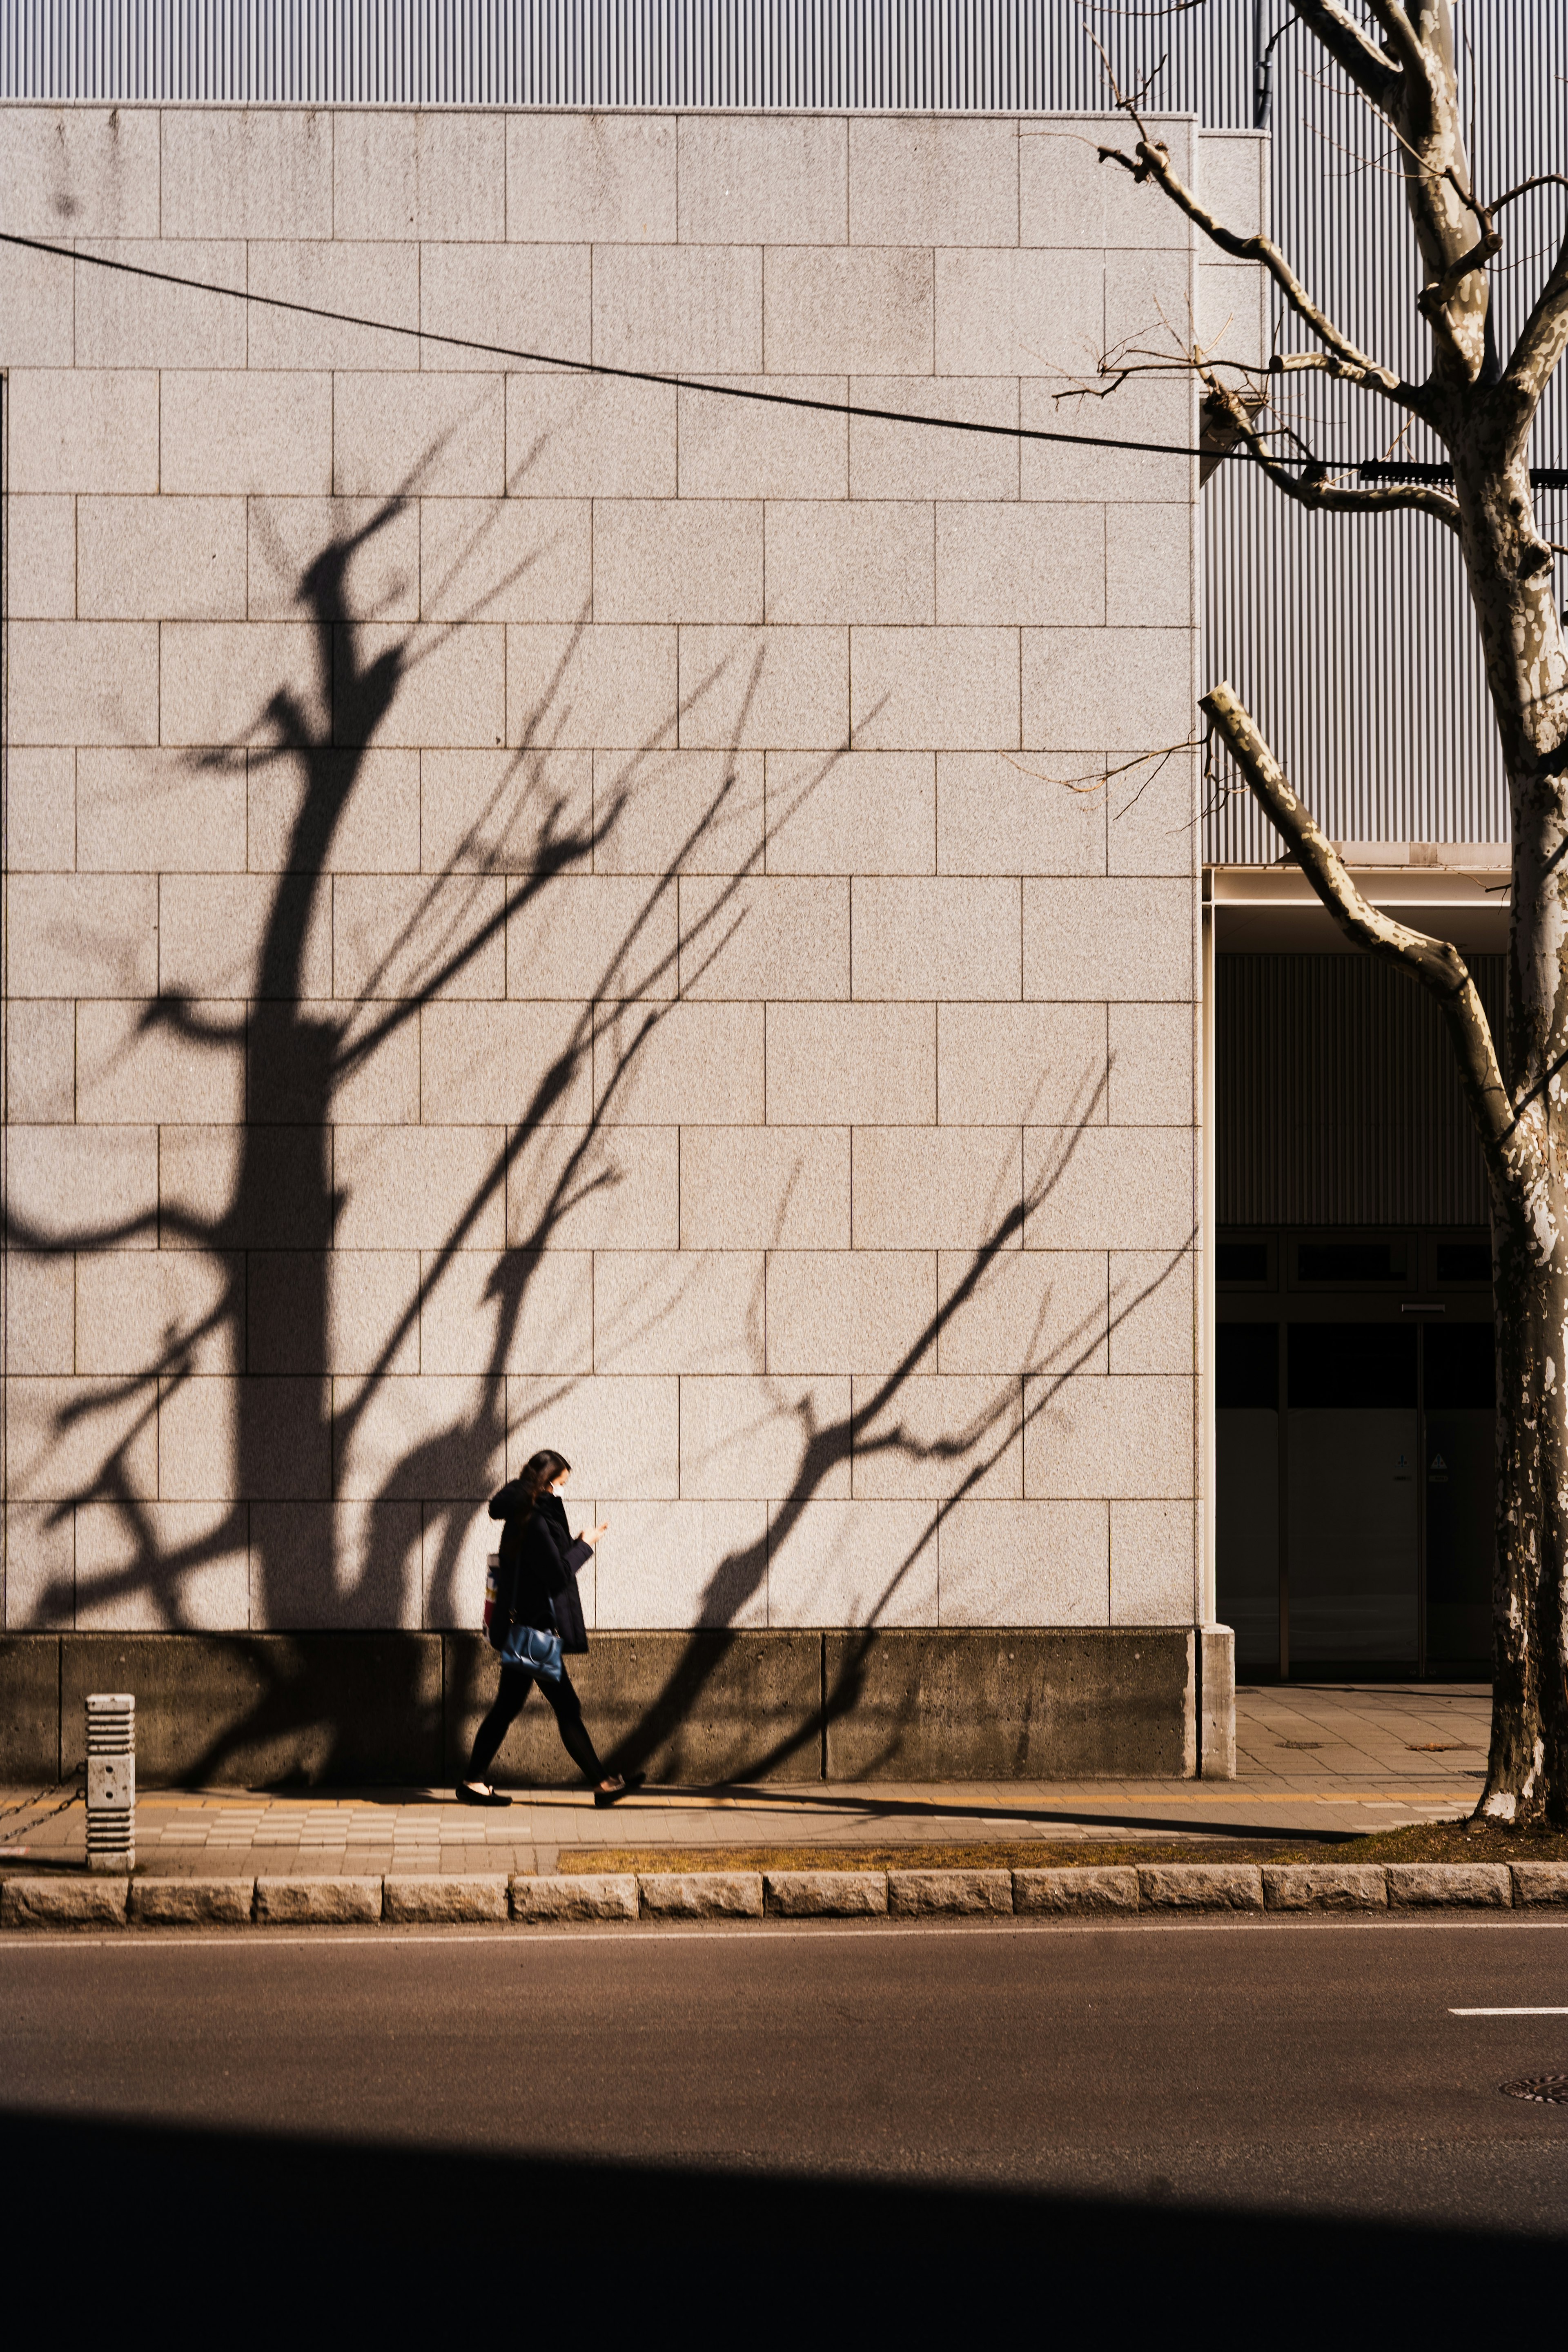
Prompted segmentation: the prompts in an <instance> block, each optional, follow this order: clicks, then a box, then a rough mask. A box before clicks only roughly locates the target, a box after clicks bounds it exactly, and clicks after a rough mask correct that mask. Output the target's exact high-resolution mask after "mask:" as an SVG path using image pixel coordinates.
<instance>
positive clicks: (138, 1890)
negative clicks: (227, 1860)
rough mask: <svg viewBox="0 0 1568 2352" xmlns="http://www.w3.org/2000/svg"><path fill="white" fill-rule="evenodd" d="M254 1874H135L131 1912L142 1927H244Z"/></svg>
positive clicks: (253, 1896) (251, 1899) (254, 1888)
mask: <svg viewBox="0 0 1568 2352" xmlns="http://www.w3.org/2000/svg"><path fill="white" fill-rule="evenodd" d="M255 1899H256V1881H255V1879H254V1878H137V1879H133V1880H132V1885H131V1916H132V1919H134V1920H135V1921H136V1923H137V1925H138V1927H249V1925H250V1913H251V1906H252V1905H253V1903H254V1901H255Z"/></svg>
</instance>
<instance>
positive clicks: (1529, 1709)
mask: <svg viewBox="0 0 1568 2352" xmlns="http://www.w3.org/2000/svg"><path fill="white" fill-rule="evenodd" d="M1551 1192H1552V1213H1551V1214H1552V1226H1553V1227H1554V1228H1555V1229H1556V1231H1557V1232H1559V1233H1560V1232H1561V1231H1562V1229H1563V1228H1562V1210H1563V1188H1562V1185H1561V1182H1560V1181H1554V1182H1553V1183H1552V1186H1551ZM1536 1205H1538V1203H1536V1202H1532V1201H1531V1198H1530V1197H1529V1196H1528V1195H1525V1196H1516V1197H1514V1198H1511V1199H1510V1198H1504V1197H1503V1196H1502V1194H1501V1193H1500V1191H1499V1190H1498V1188H1496V1187H1495V1186H1494V1189H1493V1201H1492V1260H1493V1269H1494V1271H1493V1282H1494V1289H1495V1299H1496V1315H1497V1322H1496V1344H1497V1559H1496V1562H1495V1565H1494V1570H1493V1578H1494V1582H1493V1593H1492V1601H1493V1610H1492V1624H1493V1673H1494V1677H1495V1679H1494V1684H1493V1696H1492V1734H1491V1752H1490V1755H1489V1759H1488V1766H1487V1785H1486V1791H1485V1794H1484V1795H1483V1797H1482V1799H1481V1802H1480V1806H1479V1812H1480V1813H1481V1814H1482V1815H1485V1816H1487V1817H1489V1818H1490V1819H1493V1820H1496V1821H1504V1822H1513V1821H1518V1822H1524V1821H1531V1820H1542V1819H1545V1820H1549V1821H1552V1822H1556V1823H1559V1824H1562V1823H1564V1822H1568V1786H1565V1781H1564V1769H1563V1768H1564V1762H1565V1759H1568V1697H1565V1694H1564V1686H1563V1640H1562V1629H1563V1542H1564V1535H1565V1533H1568V1443H1565V1436H1568V1416H1565V1414H1564V1410H1563V1406H1564V1391H1565V1383H1564V1380H1563V1333H1564V1330H1565V1328H1568V1266H1565V1265H1564V1264H1563V1255H1564V1253H1563V1244H1562V1243H1561V1242H1557V1243H1556V1244H1555V1246H1553V1247H1552V1248H1550V1249H1549V1250H1545V1251H1543V1250H1542V1244H1541V1236H1540V1234H1539V1233H1538V1231H1537V1230H1536V1226H1535V1223H1534V1219H1533V1216H1532V1209H1533V1207H1535V1206H1536ZM1553 1628H1555V1629H1556V1633H1557V1638H1556V1640H1555V1641H1553V1640H1552V1629H1553Z"/></svg>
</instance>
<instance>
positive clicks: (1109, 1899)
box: [1013, 1864, 1138, 1918]
mask: <svg viewBox="0 0 1568 2352" xmlns="http://www.w3.org/2000/svg"><path fill="white" fill-rule="evenodd" d="M1013 1908H1014V1910H1015V1911H1016V1912H1018V1913H1019V1914H1020V1915H1028V1914H1031V1913H1041V1912H1046V1913H1051V1914H1054V1915H1055V1916H1058V1917H1068V1918H1094V1917H1104V1916H1109V1915H1110V1914H1113V1913H1116V1912H1128V1911H1136V1910H1137V1908H1138V1873H1137V1872H1136V1871H1135V1870H1118V1869H1114V1868H1112V1867H1110V1865H1109V1864H1100V1866H1099V1867H1098V1868H1093V1869H1085V1868H1083V1867H1081V1866H1079V1865H1075V1866H1073V1867H1072V1868H1070V1869H1065V1870H1016V1871H1015V1872H1014V1873H1013Z"/></svg>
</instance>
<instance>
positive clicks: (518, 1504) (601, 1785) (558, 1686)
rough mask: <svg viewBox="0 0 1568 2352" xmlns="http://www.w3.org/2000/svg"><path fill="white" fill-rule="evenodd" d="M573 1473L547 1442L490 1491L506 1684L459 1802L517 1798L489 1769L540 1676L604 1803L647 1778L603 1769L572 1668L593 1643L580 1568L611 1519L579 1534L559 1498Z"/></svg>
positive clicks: (571, 1747)
mask: <svg viewBox="0 0 1568 2352" xmlns="http://www.w3.org/2000/svg"><path fill="white" fill-rule="evenodd" d="M571 1475H572V1465H571V1464H570V1463H569V1462H568V1461H567V1460H566V1458H565V1456H564V1455H563V1454H556V1453H554V1452H552V1451H551V1450H550V1449H548V1448H547V1449H546V1450H545V1451H544V1452H542V1453H540V1454H534V1455H533V1456H532V1457H531V1459H530V1460H529V1461H527V1462H525V1463H524V1465H523V1466H522V1471H521V1475H519V1476H518V1477H516V1478H511V1479H509V1480H508V1482H507V1484H506V1485H505V1486H503V1487H502V1488H501V1489H500V1493H499V1494H497V1495H494V1496H491V1498H490V1507H489V1513H490V1517H491V1518H492V1519H500V1520H503V1521H504V1522H505V1525H504V1527H503V1528H502V1530H501V1539H500V1569H499V1570H498V1573H497V1577H496V1593H495V1602H494V1607H493V1610H492V1611H491V1612H487V1616H488V1620H489V1622H488V1623H487V1627H486V1630H487V1632H488V1633H489V1640H490V1643H491V1645H492V1647H493V1648H495V1649H497V1650H499V1651H500V1662H501V1666H500V1689H499V1690H498V1691H497V1693H496V1696H495V1702H494V1705H493V1706H491V1708H490V1711H489V1714H488V1715H487V1716H486V1717H485V1719H484V1721H483V1722H482V1723H481V1724H480V1726H479V1730H478V1731H477V1732H476V1733H475V1735H474V1746H473V1753H472V1755H471V1756H470V1758H469V1759H468V1779H467V1780H460V1781H459V1782H458V1802H459V1803H460V1804H465V1805H510V1802H511V1799H510V1797H509V1796H508V1795H507V1794H506V1793H505V1791H504V1790H500V1789H496V1788H493V1787H492V1786H491V1785H490V1783H489V1780H487V1779H486V1777H485V1776H486V1774H487V1773H488V1771H489V1767H490V1765H491V1763H492V1762H493V1761H494V1759H495V1757H496V1754H497V1752H498V1750H499V1749H500V1744H501V1741H502V1740H503V1739H504V1738H506V1735H507V1733H508V1731H509V1730H510V1728H511V1726H512V1725H513V1724H514V1723H515V1722H516V1720H517V1718H518V1717H519V1716H520V1715H521V1712H522V1710H523V1708H524V1706H526V1705H527V1703H528V1695H529V1693H530V1691H531V1690H532V1688H533V1686H534V1684H535V1683H537V1684H538V1685H539V1687H540V1689H541V1690H542V1692H543V1694H544V1696H545V1698H546V1699H547V1700H548V1702H549V1704H550V1706H552V1709H553V1710H554V1715H555V1727H556V1729H557V1730H558V1731H559V1732H560V1734H561V1739H562V1744H563V1747H564V1748H565V1750H566V1753H567V1754H568V1756H570V1757H571V1759H572V1761H573V1762H574V1764H575V1765H576V1766H577V1767H578V1768H579V1769H580V1770H581V1771H583V1772H584V1773H585V1774H586V1775H587V1777H588V1779H589V1780H591V1781H592V1782H593V1783H594V1802H595V1804H596V1805H613V1804H614V1803H615V1802H616V1799H617V1798H618V1797H624V1796H625V1795H626V1792H627V1790H629V1789H633V1788H636V1787H637V1786H639V1785H640V1782H641V1779H642V1775H641V1774H640V1773H634V1774H633V1775H632V1776H631V1777H630V1778H629V1779H628V1778H626V1776H625V1775H624V1774H622V1773H619V1772H606V1771H605V1768H604V1766H603V1764H602V1763H601V1762H600V1761H599V1758H598V1755H597V1753H596V1752H595V1747H594V1743H593V1741H592V1740H591V1739H590V1738H589V1737H588V1727H587V1725H586V1724H585V1723H584V1720H583V1707H582V1703H581V1701H580V1700H579V1698H578V1696H577V1694H576V1692H575V1691H574V1689H573V1687H572V1681H571V1677H570V1675H568V1674H567V1672H566V1664H565V1659H566V1654H568V1653H570V1654H572V1655H573V1656H576V1655H578V1654H580V1653H581V1652H583V1651H584V1650H586V1648H587V1646H588V1634H587V1629H586V1627H585V1626H584V1622H583V1604H582V1601H581V1600H580V1599H579V1598H578V1593H577V1571H578V1570H579V1569H580V1568H582V1567H583V1565H584V1562H585V1561H586V1560H588V1559H592V1557H593V1553H594V1547H595V1544H596V1543H597V1542H598V1540H599V1538H600V1537H601V1536H602V1535H603V1534H604V1533H605V1528H607V1527H608V1526H609V1521H608V1520H607V1519H605V1520H602V1521H601V1522H600V1524H599V1525H598V1526H597V1527H596V1528H591V1529H590V1530H589V1532H588V1534H586V1535H585V1536H580V1537H579V1538H577V1540H576V1541H575V1542H574V1541H573V1539H572V1536H571V1532H570V1530H569V1528H568V1527H567V1524H566V1507H565V1505H564V1504H563V1502H562V1500H561V1490H562V1488H563V1486H565V1484H566V1481H567V1480H568V1478H570V1476H571Z"/></svg>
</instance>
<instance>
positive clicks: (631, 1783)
mask: <svg viewBox="0 0 1568 2352" xmlns="http://www.w3.org/2000/svg"><path fill="white" fill-rule="evenodd" d="M645 1780H647V1773H646V1772H627V1773H626V1774H624V1775H622V1774H620V1773H617V1774H616V1783H615V1786H614V1788H611V1789H595V1791H594V1802H595V1804H596V1805H616V1804H619V1802H620V1801H621V1799H622V1798H623V1797H629V1796H630V1795H631V1793H632V1790H634V1789H640V1788H641V1787H642V1784H643V1782H644V1781H645Z"/></svg>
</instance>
